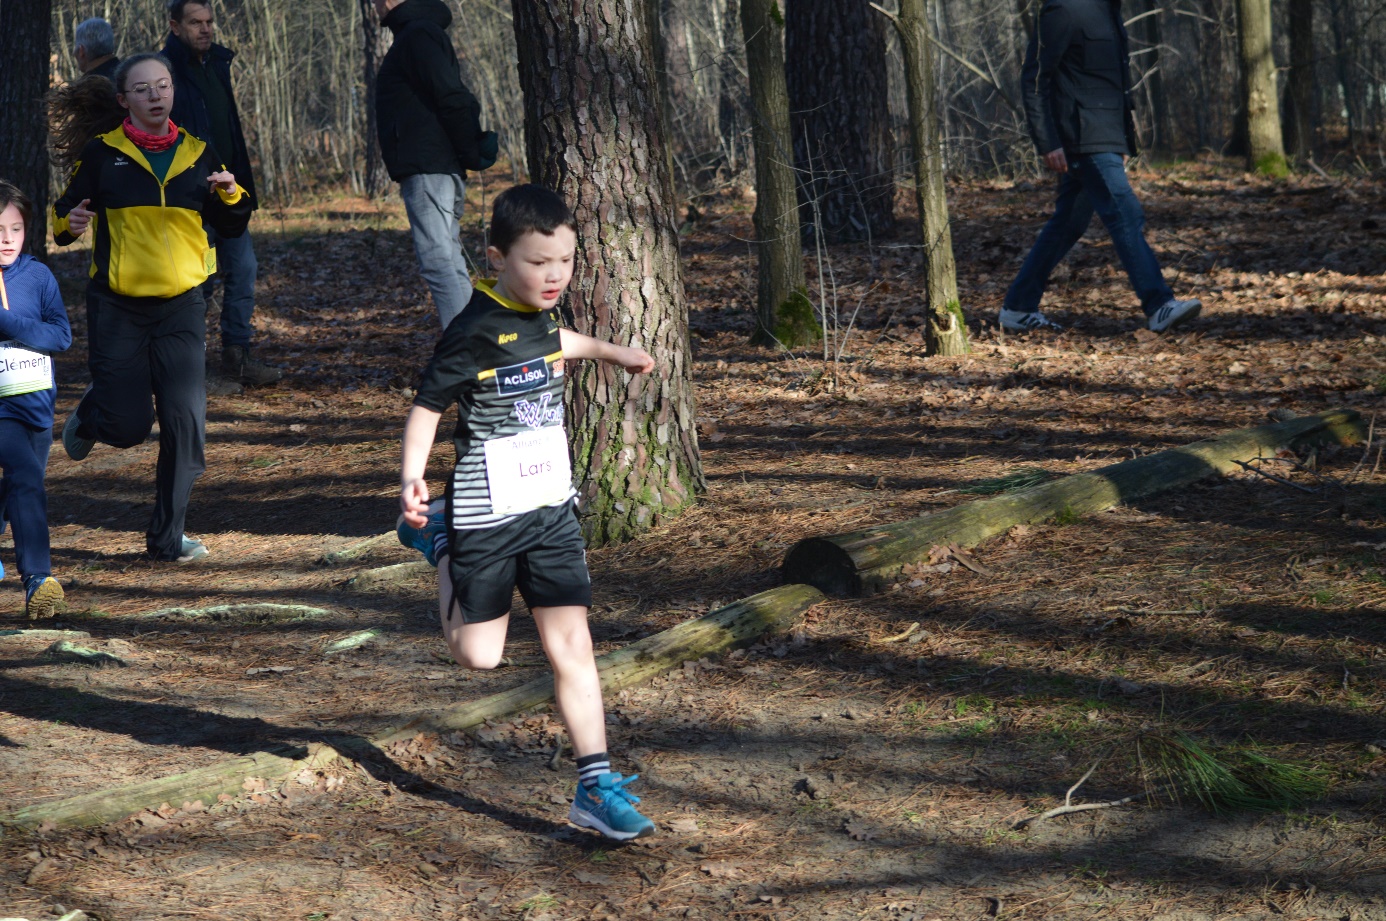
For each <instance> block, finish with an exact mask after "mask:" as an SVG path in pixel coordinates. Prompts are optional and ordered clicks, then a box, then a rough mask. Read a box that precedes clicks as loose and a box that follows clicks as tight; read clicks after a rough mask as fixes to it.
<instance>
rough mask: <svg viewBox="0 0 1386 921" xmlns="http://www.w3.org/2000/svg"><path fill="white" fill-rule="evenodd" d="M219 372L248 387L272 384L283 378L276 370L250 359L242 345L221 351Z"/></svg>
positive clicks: (248, 353) (280, 372)
mask: <svg viewBox="0 0 1386 921" xmlns="http://www.w3.org/2000/svg"><path fill="white" fill-rule="evenodd" d="M221 371H222V373H223V374H225V375H226V376H227V377H229V378H231V379H232V380H235V381H240V382H241V383H242V384H245V385H246V386H249V387H260V386H263V385H265V384H274V383H277V382H278V381H279V380H281V379H282V378H283V377H284V372H283V371H280V370H279V369H278V368H274V367H271V366H270V365H267V364H265V363H264V362H263V361H259V360H257V359H254V358H251V357H250V349H249V348H247V347H246V346H244V345H228V346H226V347H225V348H223V349H222V350H221Z"/></svg>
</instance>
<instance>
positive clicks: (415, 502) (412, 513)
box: [399, 406, 443, 528]
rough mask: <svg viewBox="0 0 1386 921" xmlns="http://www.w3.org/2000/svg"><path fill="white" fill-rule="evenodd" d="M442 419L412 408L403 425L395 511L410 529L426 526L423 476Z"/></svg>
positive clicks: (425, 486)
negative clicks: (402, 450)
mask: <svg viewBox="0 0 1386 921" xmlns="http://www.w3.org/2000/svg"><path fill="white" fill-rule="evenodd" d="M442 417H443V415H442V413H435V412H434V411H433V410H431V409H424V408H423V407H422V406H415V407H414V408H413V409H411V410H410V411H409V420H408V421H407V422H405V423H404V455H403V458H402V459H401V460H400V474H399V486H400V489H399V508H400V511H402V512H404V520H405V522H406V523H407V524H408V525H409V526H410V527H411V528H422V527H423V526H424V525H426V524H427V523H428V498H429V497H428V483H427V482H425V480H424V472H425V471H426V470H427V469H428V455H429V452H430V451H432V450H433V439H434V438H436V437H437V435H438V420H439V419H441V418H442Z"/></svg>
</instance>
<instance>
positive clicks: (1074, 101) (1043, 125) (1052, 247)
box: [1000, 0, 1203, 332]
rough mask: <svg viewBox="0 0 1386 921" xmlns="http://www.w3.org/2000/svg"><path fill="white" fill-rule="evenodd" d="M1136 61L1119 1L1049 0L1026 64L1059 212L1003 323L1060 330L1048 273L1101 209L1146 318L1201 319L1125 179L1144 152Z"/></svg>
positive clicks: (1037, 138)
mask: <svg viewBox="0 0 1386 921" xmlns="http://www.w3.org/2000/svg"><path fill="white" fill-rule="evenodd" d="M1130 74H1131V60H1130V56H1129V52H1128V49H1127V38H1126V28H1125V26H1124V25H1122V21H1121V2H1120V0H1045V3H1044V7H1043V8H1042V9H1041V10H1040V15H1039V21H1038V22H1037V23H1036V24H1035V30H1034V34H1033V35H1032V36H1031V37H1030V46H1029V48H1028V49H1027V50H1026V52H1025V65H1024V67H1023V69H1022V70H1021V82H1022V91H1023V93H1024V97H1025V114H1026V118H1027V120H1028V121H1029V125H1030V136H1031V137H1032V138H1033V139H1034V142H1035V148H1036V149H1037V150H1038V152H1039V154H1040V156H1041V158H1042V159H1043V160H1044V165H1045V166H1046V167H1048V168H1049V169H1051V170H1053V171H1054V172H1056V173H1058V174H1059V190H1058V199H1057V202H1056V203H1055V207H1054V216H1053V217H1051V218H1050V219H1049V223H1047V224H1045V225H1044V229H1043V230H1042V231H1040V235H1039V239H1038V240H1036V241H1035V245H1034V248H1033V249H1031V250H1030V255H1028V256H1027V257H1025V262H1024V264H1023V265H1022V266H1021V267H1020V274H1018V275H1017V276H1016V279H1015V281H1014V282H1013V283H1012V284H1011V287H1010V290H1009V291H1007V292H1006V299H1005V302H1004V304H1003V306H1002V308H1001V317H1000V320H1001V327H1002V328H1003V329H1006V330H1010V331H1012V332H1025V331H1028V330H1035V329H1052V330H1058V329H1061V328H1062V327H1060V326H1059V325H1058V324H1057V323H1054V322H1053V321H1051V320H1049V319H1048V318H1047V317H1045V316H1044V315H1043V314H1041V313H1040V312H1039V304H1040V298H1041V297H1042V296H1043V295H1044V289H1045V286H1046V285H1047V284H1048V282H1049V274H1050V273H1051V272H1052V271H1053V270H1054V267H1055V266H1056V265H1058V264H1059V261H1060V260H1061V259H1063V258H1064V256H1065V255H1067V253H1068V251H1069V250H1070V249H1072V248H1073V244H1074V243H1077V242H1078V238H1079V237H1081V236H1082V235H1083V232H1084V231H1085V230H1087V227H1088V224H1089V223H1090V222H1091V221H1092V214H1093V212H1094V211H1096V212H1097V214H1098V216H1099V217H1101V218H1102V223H1103V224H1105V225H1106V227H1107V232H1108V233H1109V234H1111V237H1112V246H1113V247H1114V248H1115V249H1116V251H1117V255H1118V256H1119V257H1120V258H1121V264H1122V266H1124V267H1125V269H1126V275H1127V277H1128V278H1129V279H1130V280H1131V287H1132V288H1134V289H1135V291H1136V295H1137V296H1138V297H1139V298H1140V301H1141V309H1142V310H1143V311H1144V312H1145V315H1146V325H1147V326H1148V327H1149V328H1150V329H1152V330H1154V331H1156V332H1164V331H1165V330H1167V329H1169V328H1171V327H1173V326H1175V325H1177V324H1179V323H1183V322H1185V321H1187V320H1191V319H1193V318H1194V317H1196V316H1198V312H1199V310H1200V309H1202V306H1203V305H1202V304H1201V303H1200V302H1199V301H1197V300H1187V301H1181V300H1176V299H1175V297H1174V293H1173V292H1172V291H1171V290H1170V288H1169V285H1167V284H1165V280H1164V277H1163V276H1162V275H1161V273H1160V263H1159V262H1158V261H1157V260H1156V258H1155V253H1154V252H1153V251H1152V250H1151V249H1150V245H1149V244H1148V243H1146V241H1145V212H1144V211H1143V210H1142V209H1141V203H1140V202H1139V201H1138V200H1137V199H1136V193H1135V192H1133V191H1132V189H1131V184H1130V182H1128V181H1127V179H1126V168H1125V163H1126V156H1127V155H1129V154H1134V153H1135V152H1136V137H1135V123H1134V121H1133V119H1132V110H1131V95H1130V93H1131V78H1130Z"/></svg>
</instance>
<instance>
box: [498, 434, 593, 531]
mask: <svg viewBox="0 0 1386 921" xmlns="http://www.w3.org/2000/svg"><path fill="white" fill-rule="evenodd" d="M486 483H487V485H488V486H490V488H491V511H492V512H494V513H495V514H497V515H518V514H519V513H520V512H528V511H532V510H534V509H536V508H544V507H546V506H550V505H555V504H557V503H559V502H562V501H563V500H564V499H566V498H567V497H568V495H569V494H570V493H571V492H572V489H573V468H572V464H571V463H570V462H569V460H568V438H567V436H566V435H565V434H564V432H563V426H561V425H549V426H545V427H544V428H541V429H534V430H532V431H528V432H522V433H520V434H519V435H511V436H510V437H509V438H493V439H491V440H490V441H488V442H486Z"/></svg>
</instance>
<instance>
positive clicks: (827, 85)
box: [785, 0, 895, 243]
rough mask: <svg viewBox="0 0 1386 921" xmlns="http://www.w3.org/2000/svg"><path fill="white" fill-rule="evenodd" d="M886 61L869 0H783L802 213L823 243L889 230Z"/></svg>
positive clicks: (891, 194) (891, 171) (880, 27)
mask: <svg viewBox="0 0 1386 921" xmlns="http://www.w3.org/2000/svg"><path fill="white" fill-rule="evenodd" d="M886 61H887V57H886V36H885V23H884V22H883V21H882V20H881V17H880V16H878V15H877V14H876V13H875V11H873V10H872V9H871V4H870V2H869V0H789V2H788V4H787V9H786V11H785V62H786V67H787V70H786V74H787V78H788V85H789V106H790V112H791V126H790V130H791V136H792V137H793V139H794V164H795V166H796V167H797V169H798V170H799V172H800V174H801V176H802V177H803V179H802V181H801V183H800V185H799V188H800V191H801V192H802V193H803V200H802V202H801V216H802V219H803V222H804V225H805V227H806V228H807V229H808V230H810V231H811V232H821V233H822V234H823V238H824V239H825V240H826V241H828V242H830V243H851V242H860V241H865V240H871V239H875V238H879V237H887V236H890V235H891V233H892V231H893V229H894V225H895V166H894V164H895V159H894V156H895V155H894V142H893V140H892V137H893V135H892V132H891V126H890V107H889V92H888V90H887V73H886Z"/></svg>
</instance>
